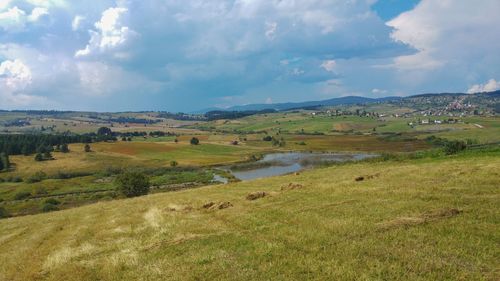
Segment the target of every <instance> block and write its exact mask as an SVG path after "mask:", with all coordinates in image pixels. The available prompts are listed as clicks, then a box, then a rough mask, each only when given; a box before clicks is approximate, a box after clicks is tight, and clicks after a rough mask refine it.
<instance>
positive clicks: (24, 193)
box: [14, 191, 31, 200]
mask: <svg viewBox="0 0 500 281" xmlns="http://www.w3.org/2000/svg"><path fill="white" fill-rule="evenodd" d="M30 196H31V193H30V192H27V191H20V192H18V193H16V195H14V200H24V199H26V198H29V197H30Z"/></svg>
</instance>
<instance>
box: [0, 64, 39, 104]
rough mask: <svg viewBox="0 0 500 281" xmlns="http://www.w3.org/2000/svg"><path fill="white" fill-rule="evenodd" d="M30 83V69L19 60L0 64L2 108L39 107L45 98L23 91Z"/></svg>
mask: <svg viewBox="0 0 500 281" xmlns="http://www.w3.org/2000/svg"><path fill="white" fill-rule="evenodd" d="M31 83H32V74H31V70H30V68H29V67H28V66H27V65H25V64H24V63H23V62H22V61H20V60H17V59H16V60H6V61H4V62H2V63H1V64H0V98H1V99H2V107H3V108H16V107H20V106H30V105H34V104H36V105H39V106H41V105H42V104H44V103H45V101H46V98H44V97H39V96H34V95H29V94H26V93H24V90H25V89H26V88H27V87H28V86H29V85H30V84H31Z"/></svg>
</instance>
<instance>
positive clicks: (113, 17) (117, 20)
mask: <svg viewBox="0 0 500 281" xmlns="http://www.w3.org/2000/svg"><path fill="white" fill-rule="evenodd" d="M127 12H128V9H127V8H123V7H115V8H109V9H107V10H106V11H104V12H103V13H102V17H101V19H100V20H99V21H98V22H96V23H95V28H96V29H97V31H93V30H90V31H89V32H90V41H89V43H88V44H87V46H86V47H85V49H82V50H78V51H77V52H76V53H75V56H76V57H84V56H88V55H91V54H94V53H104V52H106V51H109V50H113V49H116V48H118V47H120V46H122V45H124V44H125V43H127V41H128V40H130V38H131V37H132V36H133V35H134V34H135V32H134V31H133V30H131V29H130V28H129V27H128V26H125V25H124V23H123V17H124V15H125V14H126V13H127Z"/></svg>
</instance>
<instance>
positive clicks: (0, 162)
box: [0, 161, 5, 172]
mask: <svg viewBox="0 0 500 281" xmlns="http://www.w3.org/2000/svg"><path fill="white" fill-rule="evenodd" d="M4 169H5V167H4V166H3V162H2V161H0V172H1V171H3V170H4Z"/></svg>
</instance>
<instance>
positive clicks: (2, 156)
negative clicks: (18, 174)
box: [0, 152, 10, 171]
mask: <svg viewBox="0 0 500 281" xmlns="http://www.w3.org/2000/svg"><path fill="white" fill-rule="evenodd" d="M0 162H1V163H2V167H1V168H0V171H2V170H4V169H5V170H7V169H9V167H10V161H9V155H8V154H7V153H5V152H2V153H0Z"/></svg>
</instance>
